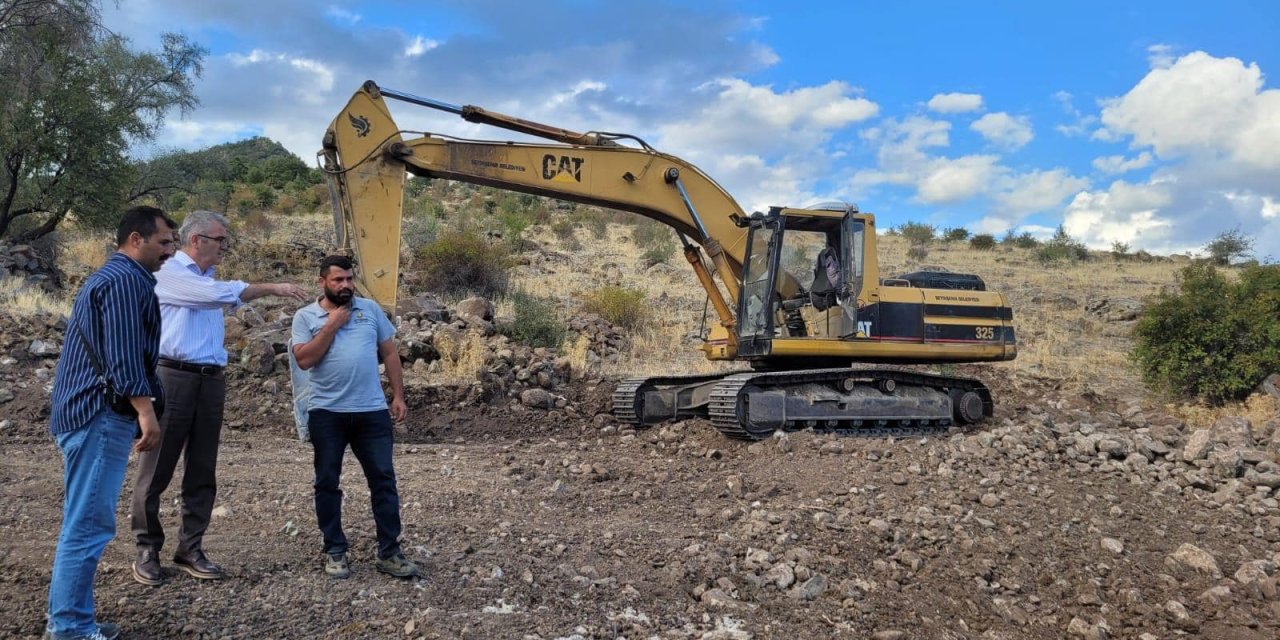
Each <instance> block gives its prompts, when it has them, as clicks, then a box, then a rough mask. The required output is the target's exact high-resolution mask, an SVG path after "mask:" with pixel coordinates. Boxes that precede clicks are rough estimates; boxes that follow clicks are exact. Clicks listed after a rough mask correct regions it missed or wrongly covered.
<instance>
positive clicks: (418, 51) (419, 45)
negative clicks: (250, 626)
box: [404, 36, 440, 58]
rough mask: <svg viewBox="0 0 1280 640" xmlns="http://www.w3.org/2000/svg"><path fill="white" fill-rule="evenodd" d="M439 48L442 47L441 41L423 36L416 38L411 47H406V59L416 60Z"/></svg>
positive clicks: (410, 44)
mask: <svg viewBox="0 0 1280 640" xmlns="http://www.w3.org/2000/svg"><path fill="white" fill-rule="evenodd" d="M438 46H440V42H439V41H436V40H432V39H430V38H426V37H423V36H416V37H414V39H413V41H412V42H410V43H409V46H408V47H405V50H404V56H405V57H406V58H416V57H418V56H420V55H422V54H424V53H426V52H428V51H430V50H432V49H435V48H436V47H438Z"/></svg>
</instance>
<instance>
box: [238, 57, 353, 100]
mask: <svg viewBox="0 0 1280 640" xmlns="http://www.w3.org/2000/svg"><path fill="white" fill-rule="evenodd" d="M227 60H228V61H229V62H230V63H231V64H232V66H235V67H246V66H253V65H262V66H271V65H287V66H289V67H292V68H294V69H296V70H298V71H304V72H306V73H307V76H309V77H306V78H304V79H302V81H301V84H300V85H299V86H298V87H295V88H293V89H292V90H291V91H288V92H283V91H280V87H272V88H269V89H268V90H272V91H276V92H277V95H280V94H282V93H290V94H292V95H296V96H299V97H301V98H302V99H303V100H306V101H307V102H315V101H316V100H317V99H319V98H318V96H319V94H320V92H328V91H330V90H332V89H333V70H331V69H330V68H329V67H328V66H326V65H325V64H323V63H321V62H319V61H317V60H311V59H308V58H301V57H295V56H290V55H287V54H284V53H271V52H268V51H263V50H261V49H254V50H253V51H251V52H249V54H248V55H242V54H238V53H230V54H227Z"/></svg>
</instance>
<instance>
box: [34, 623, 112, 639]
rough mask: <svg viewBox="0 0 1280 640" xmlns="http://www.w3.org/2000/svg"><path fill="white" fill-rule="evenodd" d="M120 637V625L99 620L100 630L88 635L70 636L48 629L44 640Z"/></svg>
mask: <svg viewBox="0 0 1280 640" xmlns="http://www.w3.org/2000/svg"><path fill="white" fill-rule="evenodd" d="M119 637H120V627H118V626H116V625H114V624H111V623H110V622H99V623H98V630H97V631H95V632H93V633H90V634H88V635H78V636H69V635H66V634H62V633H54V632H53V631H50V630H48V629H46V630H45V632H44V640H116V639H117V638H119Z"/></svg>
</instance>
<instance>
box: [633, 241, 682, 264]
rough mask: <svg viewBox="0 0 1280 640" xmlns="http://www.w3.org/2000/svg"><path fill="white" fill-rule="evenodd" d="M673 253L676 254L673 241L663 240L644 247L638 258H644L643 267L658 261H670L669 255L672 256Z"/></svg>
mask: <svg viewBox="0 0 1280 640" xmlns="http://www.w3.org/2000/svg"><path fill="white" fill-rule="evenodd" d="M675 254H676V245H675V243H672V242H665V243H663V244H660V245H657V246H654V247H649V248H648V249H645V250H644V253H642V254H640V259H641V260H644V266H645V268H649V267H652V266H653V265H655V264H658V263H659V262H670V261H671V257H672V256H674V255H675Z"/></svg>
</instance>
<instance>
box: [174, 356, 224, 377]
mask: <svg viewBox="0 0 1280 640" xmlns="http://www.w3.org/2000/svg"><path fill="white" fill-rule="evenodd" d="M160 366H162V367H168V368H170V369H177V370H178V371H187V372H189V373H198V374H200V375H202V376H216V375H218V374H220V373H222V367H219V366H218V365H216V364H196V363H194V362H183V361H181V360H170V359H168V358H160Z"/></svg>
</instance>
